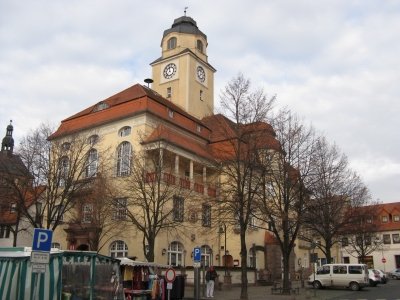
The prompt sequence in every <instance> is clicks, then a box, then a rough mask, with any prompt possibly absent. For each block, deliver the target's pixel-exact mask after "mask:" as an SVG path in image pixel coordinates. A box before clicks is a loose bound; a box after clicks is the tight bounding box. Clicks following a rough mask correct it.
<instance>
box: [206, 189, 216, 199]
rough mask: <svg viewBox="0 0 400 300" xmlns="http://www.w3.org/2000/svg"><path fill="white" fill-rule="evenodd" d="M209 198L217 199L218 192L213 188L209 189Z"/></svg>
mask: <svg viewBox="0 0 400 300" xmlns="http://www.w3.org/2000/svg"><path fill="white" fill-rule="evenodd" d="M208 196H210V197H217V190H216V189H214V188H212V187H208Z"/></svg>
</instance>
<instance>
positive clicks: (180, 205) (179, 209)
mask: <svg viewBox="0 0 400 300" xmlns="http://www.w3.org/2000/svg"><path fill="white" fill-rule="evenodd" d="M173 202H174V209H173V215H174V221H177V222H183V215H184V202H185V200H184V198H183V197H180V196H176V195H175V196H174V201H173Z"/></svg>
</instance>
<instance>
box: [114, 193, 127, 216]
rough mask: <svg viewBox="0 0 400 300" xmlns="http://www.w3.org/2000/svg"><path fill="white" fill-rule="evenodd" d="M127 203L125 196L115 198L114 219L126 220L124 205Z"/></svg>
mask: <svg viewBox="0 0 400 300" xmlns="http://www.w3.org/2000/svg"><path fill="white" fill-rule="evenodd" d="M127 204H128V199H127V198H118V199H115V203H114V205H115V208H114V220H126V215H127V214H126V212H127V211H126V206H127Z"/></svg>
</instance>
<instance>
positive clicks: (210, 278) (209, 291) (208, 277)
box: [206, 266, 218, 298]
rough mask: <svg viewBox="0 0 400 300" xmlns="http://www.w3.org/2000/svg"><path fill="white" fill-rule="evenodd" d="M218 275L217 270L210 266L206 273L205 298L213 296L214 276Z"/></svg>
mask: <svg viewBox="0 0 400 300" xmlns="http://www.w3.org/2000/svg"><path fill="white" fill-rule="evenodd" d="M217 276H218V274H217V271H215V270H214V267H213V266H211V267H210V269H209V270H208V271H207V273H206V281H207V295H206V296H207V298H209V297H211V298H213V297H214V283H215V278H216V277H217Z"/></svg>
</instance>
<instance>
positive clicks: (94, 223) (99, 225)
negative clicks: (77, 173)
mask: <svg viewBox="0 0 400 300" xmlns="http://www.w3.org/2000/svg"><path fill="white" fill-rule="evenodd" d="M117 191H118V189H117V187H115V186H114V181H113V180H112V179H111V176H107V175H106V174H105V172H102V173H101V174H99V175H98V176H97V178H96V179H93V180H92V186H91V187H90V189H86V190H84V191H81V192H80V193H76V194H75V203H74V206H73V207H72V208H71V209H70V216H71V218H70V219H69V220H68V225H69V226H68V228H67V229H66V231H67V232H68V233H70V236H71V237H72V236H73V237H74V239H76V238H77V237H79V238H80V239H81V240H84V241H85V243H86V244H87V245H88V246H89V249H90V250H91V251H97V252H99V251H100V250H101V249H102V248H103V247H104V246H105V244H106V243H107V242H109V241H110V240H111V239H113V238H114V237H115V236H124V235H125V232H126V225H127V222H128V219H127V213H126V198H118V197H116V195H117V194H118V192H117ZM71 233H72V234H71Z"/></svg>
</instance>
